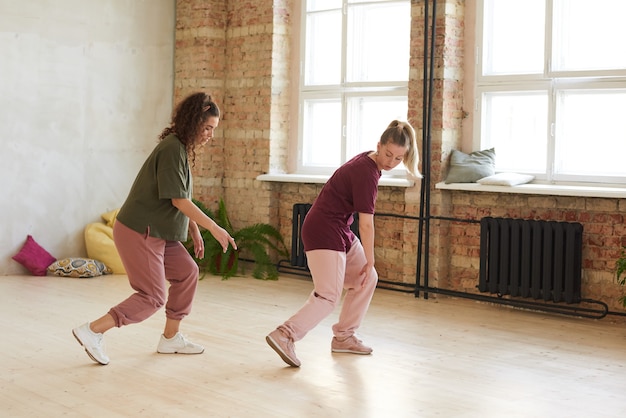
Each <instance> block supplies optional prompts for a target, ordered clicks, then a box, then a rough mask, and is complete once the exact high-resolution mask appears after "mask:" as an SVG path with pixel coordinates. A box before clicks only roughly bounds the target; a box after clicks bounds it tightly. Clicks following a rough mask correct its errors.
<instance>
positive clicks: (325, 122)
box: [302, 99, 341, 167]
mask: <svg viewBox="0 0 626 418" xmlns="http://www.w3.org/2000/svg"><path fill="white" fill-rule="evenodd" d="M302 139H303V153H302V154H303V155H302V159H303V165H305V166H313V167H339V165H340V164H341V101H340V100H339V99H336V100H305V101H304V124H303V138H302Z"/></svg>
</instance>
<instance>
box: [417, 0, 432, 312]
mask: <svg viewBox="0 0 626 418" xmlns="http://www.w3.org/2000/svg"><path fill="white" fill-rule="evenodd" d="M428 3H429V2H428V0H426V1H425V5H424V77H423V86H424V87H423V88H424V92H423V109H422V188H421V190H420V216H419V226H418V238H417V240H418V241H417V265H416V278H415V283H416V286H415V296H416V297H417V296H419V287H420V282H421V281H420V277H421V267H422V256H423V257H424V288H428V267H429V250H430V218H431V213H430V180H431V178H430V174H431V140H432V137H431V132H432V101H433V84H434V61H435V60H434V55H435V31H436V17H437V0H433V11H432V25H431V27H430V44H429V36H428V35H429V29H428V19H429V8H428ZM424 228H425V230H424ZM424 233H425V234H426V237H425V238H424ZM423 247H425V248H424V251H422V248H423ZM422 253H423V254H422ZM424 299H428V291H424Z"/></svg>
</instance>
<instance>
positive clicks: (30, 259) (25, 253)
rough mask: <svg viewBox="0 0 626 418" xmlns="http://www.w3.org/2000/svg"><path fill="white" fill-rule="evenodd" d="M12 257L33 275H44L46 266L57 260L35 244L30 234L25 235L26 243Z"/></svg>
mask: <svg viewBox="0 0 626 418" xmlns="http://www.w3.org/2000/svg"><path fill="white" fill-rule="evenodd" d="M12 258H13V260H15V261H17V262H18V263H20V264H21V265H23V266H24V267H26V268H27V269H28V271H30V272H31V273H32V274H33V276H45V275H46V271H47V270H46V269H47V268H48V266H49V265H50V264H52V263H54V262H55V261H57V259H56V258H54V257H53V256H52V255H50V253H49V252H48V251H46V250H45V249H43V248H42V247H41V246H40V245H39V244H37V242H36V241H35V240H34V239H33V237H32V236H30V235H28V236H27V237H26V243H25V244H24V246H23V247H22V249H21V250H20V252H18V253H17V254H15V255H14V256H13V257H12Z"/></svg>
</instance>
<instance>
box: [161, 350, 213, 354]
mask: <svg viewBox="0 0 626 418" xmlns="http://www.w3.org/2000/svg"><path fill="white" fill-rule="evenodd" d="M157 353H159V354H189V355H191V354H202V353H204V350H202V351H198V352H195V353H184V352H182V351H159V350H157Z"/></svg>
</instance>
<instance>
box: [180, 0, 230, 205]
mask: <svg viewBox="0 0 626 418" xmlns="http://www.w3.org/2000/svg"><path fill="white" fill-rule="evenodd" d="M225 30H226V1H225V0H208V1H206V0H177V1H176V48H175V55H174V77H175V78H174V102H175V103H178V101H180V100H181V99H183V98H184V97H185V96H187V95H188V94H190V93H194V92H196V91H204V92H206V93H209V94H211V96H212V97H213V99H214V100H215V102H216V103H217V104H218V106H220V108H221V110H222V112H223V113H226V112H227V106H225V104H224V98H225V89H224V84H225V78H226V72H225V71H226V69H225V65H226V57H225V55H224V51H225V49H226V32H225ZM223 116H226V115H223ZM229 124H230V121H229V120H228V119H227V118H226V117H223V119H222V121H221V122H220V125H219V127H218V129H217V131H216V133H215V138H214V139H213V141H212V142H211V143H210V144H207V145H205V146H204V147H203V149H200V150H198V154H197V156H196V164H195V166H194V167H193V175H194V197H196V198H198V199H200V200H202V201H203V202H204V203H205V204H206V205H207V206H209V207H216V204H217V202H218V201H219V198H220V197H221V196H223V194H224V189H223V186H222V179H223V177H224V166H225V159H224V155H223V149H224V132H225V130H226V129H227V127H228V126H229Z"/></svg>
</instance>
